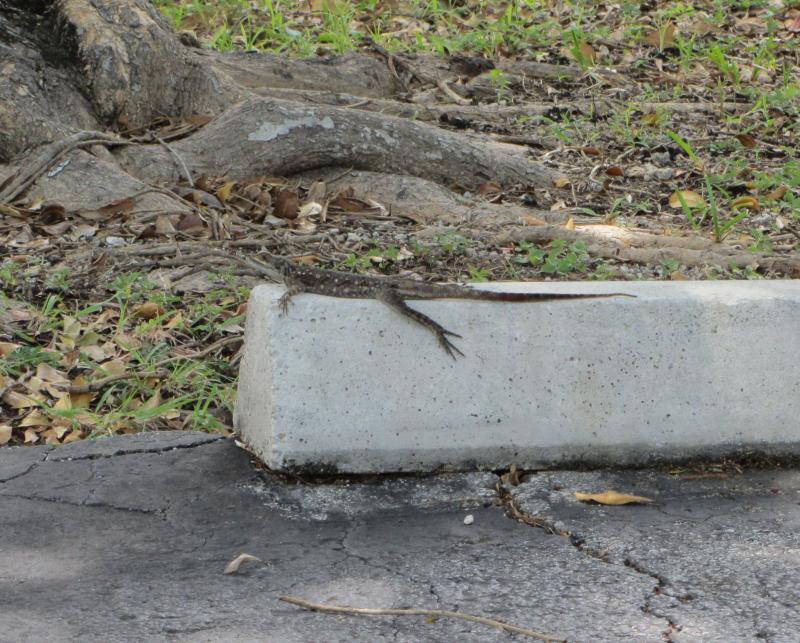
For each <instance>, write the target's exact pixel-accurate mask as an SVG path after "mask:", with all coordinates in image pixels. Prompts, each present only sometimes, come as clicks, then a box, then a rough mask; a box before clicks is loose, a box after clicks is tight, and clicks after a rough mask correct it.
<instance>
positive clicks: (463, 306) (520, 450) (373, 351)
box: [236, 281, 800, 472]
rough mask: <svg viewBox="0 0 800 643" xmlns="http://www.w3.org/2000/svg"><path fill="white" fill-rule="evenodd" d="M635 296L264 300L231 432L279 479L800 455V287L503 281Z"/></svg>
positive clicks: (250, 326)
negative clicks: (452, 338) (448, 341)
mask: <svg viewBox="0 0 800 643" xmlns="http://www.w3.org/2000/svg"><path fill="white" fill-rule="evenodd" d="M490 287H491V288H492V289H501V288H503V289H511V290H520V291H525V290H530V291H532V290H542V291H544V290H547V291H556V292H609V291H613V290H623V291H625V292H630V293H632V294H635V295H637V297H638V298H637V299H627V298H618V299H602V300H593V301H575V302H564V303H520V304H497V303H485V302H475V301H463V300H441V301H423V302H412V305H413V306H414V307H416V308H418V309H419V310H421V311H423V312H425V313H427V314H430V315H431V316H432V317H433V318H435V319H436V320H437V321H439V322H440V323H441V324H443V325H444V326H445V327H446V328H448V329H451V330H453V331H454V332H458V333H460V334H462V335H463V336H464V337H463V339H461V340H456V342H457V344H458V346H459V347H460V348H461V349H462V350H463V351H464V353H465V354H466V357H465V358H463V359H460V360H458V361H457V362H454V361H453V360H452V359H450V358H449V357H448V356H447V355H446V354H445V353H444V352H443V351H442V350H441V349H440V348H439V347H438V346H437V344H436V342H435V339H434V338H433V336H432V335H431V334H430V332H428V331H427V330H426V329H424V328H422V327H420V326H419V325H416V324H413V323H412V322H409V321H407V320H404V319H402V318H401V317H399V316H398V315H397V314H396V313H394V312H393V311H391V310H389V309H388V308H387V307H386V306H384V305H382V304H380V303H379V302H377V301H370V300H345V299H336V298H328V297H320V296H315V295H299V296H297V297H295V298H294V299H293V303H292V306H291V308H290V311H289V314H288V315H286V316H279V314H278V308H277V306H276V299H277V298H278V297H279V296H280V295H281V294H282V292H283V290H282V288H279V287H277V286H260V287H258V288H256V289H255V290H253V294H252V298H251V301H250V305H249V308H248V320H247V338H246V349H245V354H244V360H243V363H242V368H241V372H240V386H239V394H238V402H237V409H236V423H237V426H238V429H239V430H240V432H241V434H242V435H243V437H244V440H245V441H246V442H247V443H248V444H249V445H250V446H251V448H253V450H254V451H255V452H256V453H258V454H259V455H260V456H261V457H262V458H263V459H264V460H265V462H267V463H269V465H270V467H272V468H274V469H282V470H306V471H328V470H330V471H345V472H382V471H427V470H435V469H437V468H450V469H465V468H466V469H472V468H487V469H496V468H500V467H503V466H508V464H509V463H511V462H515V463H517V464H519V465H525V466H527V467H543V466H556V467H557V466H565V465H566V464H567V463H575V462H582V463H589V464H611V465H619V464H625V463H632V464H641V463H643V462H649V461H653V460H655V459H662V460H663V459H669V458H675V459H680V458H685V457H692V456H714V457H720V456H722V455H725V454H729V453H737V452H742V451H748V450H762V451H766V452H777V453H783V454H787V453H795V454H797V453H800V419H798V418H800V380H799V379H798V378H797V377H790V376H787V374H789V373H794V372H796V370H797V356H798V355H800V333H798V332H797V329H798V321H797V320H798V319H800V282H798V281H769V282H752V281H725V282H639V283H627V282H626V283H619V282H615V283H587V282H581V283H563V282H562V283H546V284H541V283H536V284H519V283H516V284H492V285H491V286H490Z"/></svg>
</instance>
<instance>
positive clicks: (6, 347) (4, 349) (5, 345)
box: [0, 342, 20, 357]
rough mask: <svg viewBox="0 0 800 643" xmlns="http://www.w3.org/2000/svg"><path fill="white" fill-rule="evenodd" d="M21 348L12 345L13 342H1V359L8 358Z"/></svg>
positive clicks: (17, 345)
mask: <svg viewBox="0 0 800 643" xmlns="http://www.w3.org/2000/svg"><path fill="white" fill-rule="evenodd" d="M19 347H20V345H19V344H12V343H11V342H0V357H8V356H9V355H11V353H13V352H14V351H15V350H17V349H18V348H19Z"/></svg>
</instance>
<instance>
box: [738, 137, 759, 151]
mask: <svg viewBox="0 0 800 643" xmlns="http://www.w3.org/2000/svg"><path fill="white" fill-rule="evenodd" d="M736 138H737V139H739V142H740V143H741V144H742V145H744V146H745V147H746V148H747V149H750V150H752V149H753V148H754V147H756V145H758V142H757V141H756V139H755V138H753V137H752V136H750V134H737V135H736Z"/></svg>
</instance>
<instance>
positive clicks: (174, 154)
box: [154, 136, 194, 187]
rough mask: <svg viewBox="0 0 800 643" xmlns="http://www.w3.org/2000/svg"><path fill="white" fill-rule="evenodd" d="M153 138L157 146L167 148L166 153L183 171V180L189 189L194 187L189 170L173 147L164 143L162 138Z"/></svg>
mask: <svg viewBox="0 0 800 643" xmlns="http://www.w3.org/2000/svg"><path fill="white" fill-rule="evenodd" d="M154 138H155V139H156V140H157V141H158V144H159V145H163V146H164V147H166V148H167V152H169V153H170V154H171V155H172V158H174V159H175V161H176V162H177V164H178V166H179V167H180V168H181V170H182V171H183V176H184V178H185V179H186V180H187V181H188V182H189V185H190V186H191V187H194V181H193V180H192V175H191V173H190V172H189V168H188V167H186V163H185V162H184V160H183V158H182V157H181V155H180V154H178V153H177V152H176V151H175V148H173V147H172V145H170V144H169V143H167V142H166V141H165V140H164V139H163V138H160V137H158V136H155V137H154Z"/></svg>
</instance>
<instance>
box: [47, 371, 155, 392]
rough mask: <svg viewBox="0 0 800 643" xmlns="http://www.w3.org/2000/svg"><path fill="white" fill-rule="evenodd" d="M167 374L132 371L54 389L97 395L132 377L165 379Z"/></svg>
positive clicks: (59, 385)
mask: <svg viewBox="0 0 800 643" xmlns="http://www.w3.org/2000/svg"><path fill="white" fill-rule="evenodd" d="M168 375H169V373H168V372H167V371H165V370H164V369H160V370H156V371H147V372H144V373H143V372H138V371H134V372H133V373H118V374H117V375H109V376H108V377H104V378H103V379H100V380H95V381H94V382H89V383H88V384H72V385H70V386H67V385H65V384H56V385H55V386H56V388H58V389H61V390H62V391H67V393H97V391H99V390H101V389H103V388H105V387H106V386H108V385H109V384H113V383H114V382H118V381H120V380H129V379H133V378H134V377H140V378H146V377H159V378H163V377H167V376H168Z"/></svg>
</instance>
